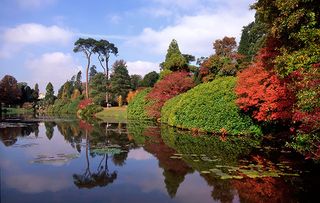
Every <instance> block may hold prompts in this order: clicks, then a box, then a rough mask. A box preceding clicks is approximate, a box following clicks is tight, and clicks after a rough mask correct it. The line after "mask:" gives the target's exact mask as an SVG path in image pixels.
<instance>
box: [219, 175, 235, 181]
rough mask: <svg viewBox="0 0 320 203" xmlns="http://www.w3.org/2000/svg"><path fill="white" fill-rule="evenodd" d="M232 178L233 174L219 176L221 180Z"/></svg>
mask: <svg viewBox="0 0 320 203" xmlns="http://www.w3.org/2000/svg"><path fill="white" fill-rule="evenodd" d="M232 178H233V176H231V175H228V174H226V175H222V176H221V177H220V179H221V180H226V179H232Z"/></svg>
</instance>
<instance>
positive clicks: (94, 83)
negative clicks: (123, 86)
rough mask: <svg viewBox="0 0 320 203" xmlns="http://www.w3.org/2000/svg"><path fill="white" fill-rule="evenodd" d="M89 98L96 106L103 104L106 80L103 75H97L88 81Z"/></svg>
mask: <svg viewBox="0 0 320 203" xmlns="http://www.w3.org/2000/svg"><path fill="white" fill-rule="evenodd" d="M89 85H90V98H92V99H93V102H94V103H95V104H98V105H103V104H104V102H105V92H106V91H107V79H106V77H105V74H104V73H97V74H96V75H95V76H93V77H92V78H91V80H90V84H89Z"/></svg>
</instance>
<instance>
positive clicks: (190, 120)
mask: <svg viewBox="0 0 320 203" xmlns="http://www.w3.org/2000/svg"><path fill="white" fill-rule="evenodd" d="M235 84H236V78H234V77H221V78H218V79H216V80H214V81H212V82H210V83H205V84H201V85H199V86H197V87H195V88H193V89H191V90H189V91H188V92H186V93H184V94H181V95H179V96H177V97H174V98H172V99H170V100H169V101H167V102H166V103H165V105H164V106H163V108H162V111H161V122H163V123H167V124H169V125H171V126H176V127H180V128H186V129H190V130H192V129H197V130H200V131H205V132H213V133H219V132H221V131H222V130H223V131H226V132H227V133H228V134H230V135H239V134H241V135H243V134H244V135H247V134H254V135H261V129H260V128H259V127H258V126H257V125H255V124H254V123H253V121H252V120H251V118H250V117H249V116H246V115H243V114H241V112H240V110H239V109H238V107H237V106H236V104H235V100H236V95H235V93H234V87H235Z"/></svg>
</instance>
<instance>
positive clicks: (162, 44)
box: [127, 0, 254, 57]
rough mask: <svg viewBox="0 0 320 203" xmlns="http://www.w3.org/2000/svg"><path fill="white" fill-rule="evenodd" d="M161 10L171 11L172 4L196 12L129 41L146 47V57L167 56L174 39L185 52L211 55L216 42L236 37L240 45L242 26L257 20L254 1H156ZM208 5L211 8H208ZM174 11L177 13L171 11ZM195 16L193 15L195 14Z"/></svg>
mask: <svg viewBox="0 0 320 203" xmlns="http://www.w3.org/2000/svg"><path fill="white" fill-rule="evenodd" d="M153 2H156V3H159V4H160V6H159V7H158V8H157V9H163V8H170V3H172V4H174V5H176V6H177V7H178V8H180V9H182V10H183V9H193V11H191V12H186V13H189V15H184V16H182V17H179V16H180V15H181V14H183V12H178V15H175V16H176V18H175V22H174V23H173V24H171V25H168V26H166V27H164V28H161V29H154V28H150V27H146V28H144V29H143V31H142V32H141V33H140V34H139V35H138V36H135V37H133V38H131V39H129V40H128V41H127V45H128V46H134V47H143V50H144V51H145V53H146V54H149V53H152V54H161V55H164V54H165V53H166V50H167V48H168V45H169V43H170V42H171V40H172V39H176V40H177V41H178V43H179V46H180V50H181V51H182V53H188V54H193V55H196V56H197V57H199V56H208V55H210V54H212V53H213V52H214V50H213V48H212V43H213V42H214V41H215V40H217V39H221V38H223V37H224V36H229V37H236V40H237V41H238V42H239V40H240V36H241V30H242V27H243V26H245V25H247V24H249V23H250V22H252V21H253V20H254V11H250V10H249V5H250V4H252V3H253V0H245V1H238V0H230V1H221V0H213V1H209V0H186V1H185V0H178V1H174V2H172V1H169V0H153ZM206 5H207V7H206ZM170 10H171V11H172V10H174V9H173V8H170ZM191 13H192V14H191Z"/></svg>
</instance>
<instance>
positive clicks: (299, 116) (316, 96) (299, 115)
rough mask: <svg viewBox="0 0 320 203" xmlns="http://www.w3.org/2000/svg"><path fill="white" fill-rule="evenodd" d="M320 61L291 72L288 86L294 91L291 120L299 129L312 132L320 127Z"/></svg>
mask: <svg viewBox="0 0 320 203" xmlns="http://www.w3.org/2000/svg"><path fill="white" fill-rule="evenodd" d="M319 69H320V63H317V64H313V65H312V66H311V68H309V69H304V68H301V69H299V70H296V71H294V72H292V73H291V75H290V77H289V78H290V86H289V87H290V88H291V90H292V91H293V92H295V93H296V97H297V102H296V104H295V106H294V110H293V121H294V122H295V123H299V124H300V126H299V130H300V131H301V132H303V133H312V132H315V131H319V129H320V72H319Z"/></svg>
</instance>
